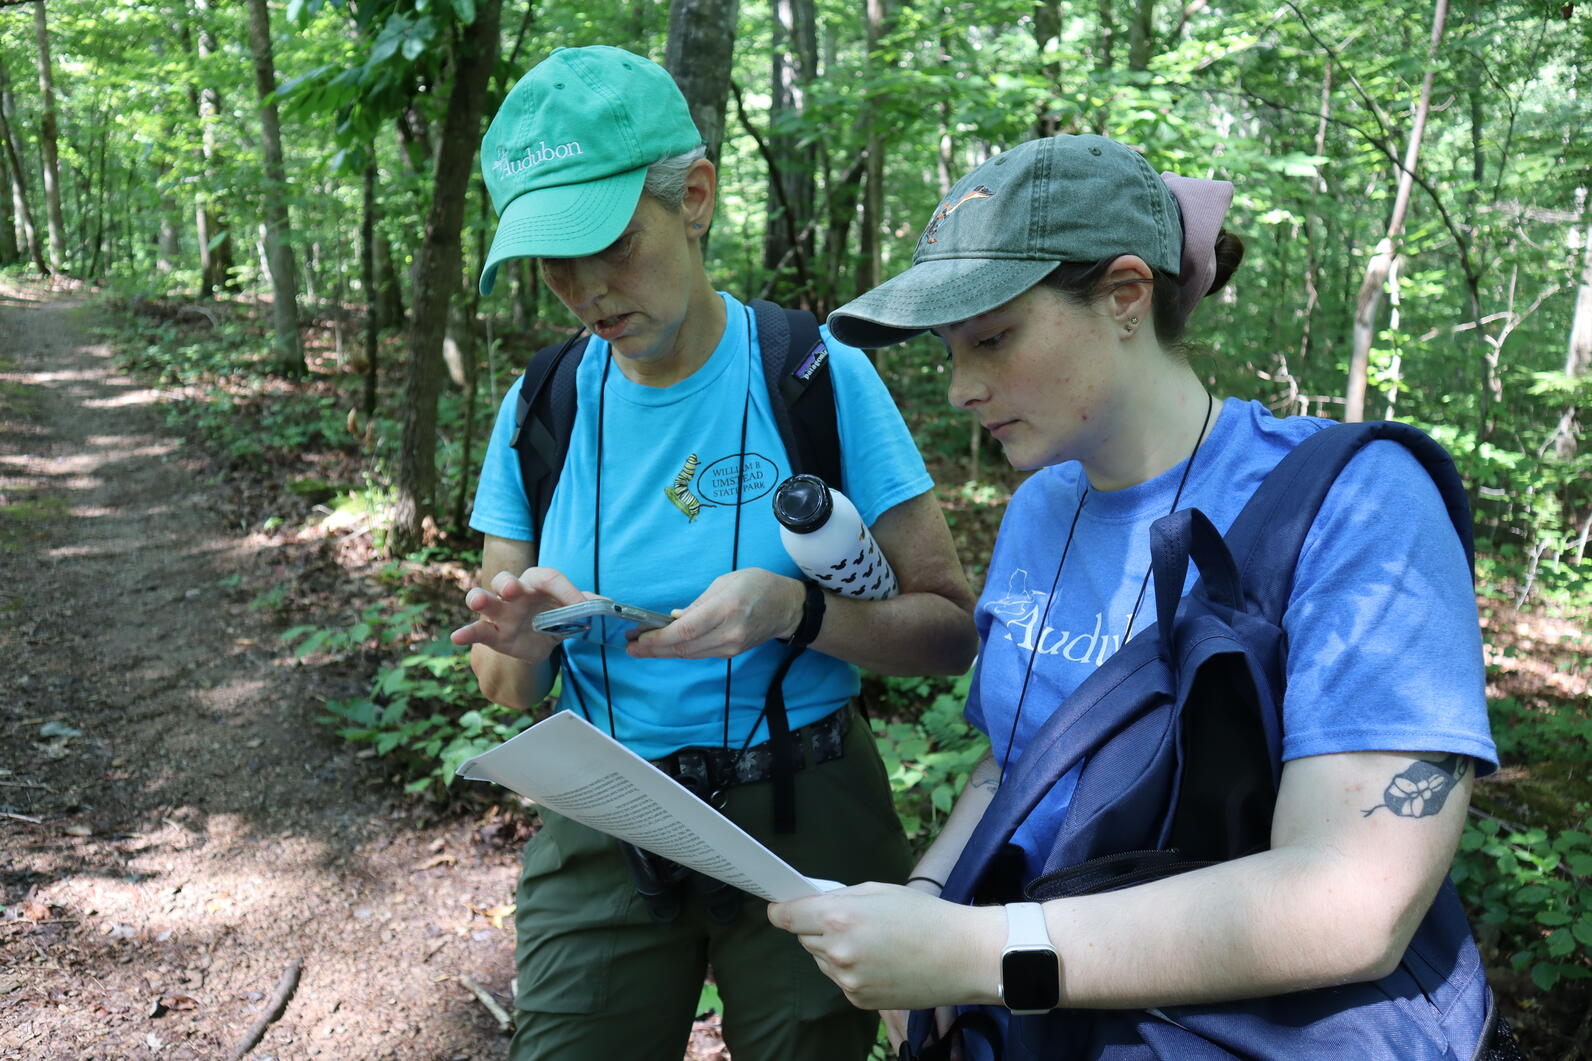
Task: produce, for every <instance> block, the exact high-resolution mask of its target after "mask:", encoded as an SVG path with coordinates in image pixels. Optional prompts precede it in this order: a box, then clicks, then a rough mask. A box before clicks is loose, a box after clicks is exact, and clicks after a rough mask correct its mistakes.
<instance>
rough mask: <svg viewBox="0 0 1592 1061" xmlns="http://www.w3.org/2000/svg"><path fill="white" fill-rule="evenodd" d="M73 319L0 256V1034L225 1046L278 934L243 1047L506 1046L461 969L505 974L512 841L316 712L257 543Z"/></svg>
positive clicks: (404, 1052) (43, 1050)
mask: <svg viewBox="0 0 1592 1061" xmlns="http://www.w3.org/2000/svg"><path fill="white" fill-rule="evenodd" d="M92 325H93V314H92V311H91V310H90V309H89V308H88V307H87V305H86V304H85V303H84V302H83V301H82V300H80V299H77V298H74V297H70V296H62V295H50V296H45V295H42V294H40V293H38V292H37V291H19V290H16V289H9V288H5V287H3V286H0V907H3V909H0V1059H13V1058H28V1059H34V1058H71V1059H85V1061H87V1059H100V1058H103V1059H113V1058H114V1059H116V1061H123V1059H131V1058H145V1057H159V1058H219V1057H227V1056H229V1055H230V1051H231V1049H232V1047H233V1045H234V1044H235V1043H236V1042H237V1041H238V1040H239V1039H240V1038H241V1037H242V1036H243V1034H244V1033H245V1031H246V1030H247V1029H249V1027H250V1026H251V1025H252V1024H254V1022H255V1021H256V1020H257V1019H258V1018H259V1017H260V1016H261V1014H262V1012H263V1010H264V1009H265V1007H266V1005H267V1002H268V1001H269V999H270V997H271V995H272V993H273V990H274V988H275V986H276V984H277V982H278V979H279V977H281V975H282V974H283V971H284V970H285V969H286V968H287V967H288V966H289V964H290V962H292V961H293V960H294V959H296V958H299V959H302V961H303V972H302V976H301V979H300V982H299V984H298V989H297V992H296V994H294V996H293V997H292V999H291V1001H290V1002H289V1003H288V1004H287V1007H286V1011H285V1014H284V1015H283V1016H282V1018H281V1019H280V1020H279V1021H277V1022H276V1023H274V1024H273V1025H271V1027H270V1030H269V1031H268V1032H267V1033H266V1035H265V1038H264V1039H263V1041H262V1042H261V1043H260V1044H259V1045H258V1046H257V1047H256V1048H255V1049H254V1051H253V1052H252V1053H251V1054H250V1055H249V1057H250V1059H251V1061H265V1059H267V1058H274V1059H280V1061H286V1059H290V1058H309V1057H327V1058H351V1059H364V1058H371V1059H376V1058H393V1059H426V1061H431V1059H442V1058H471V1059H476V1058H497V1057H502V1056H504V1054H505V1040H504V1038H503V1037H502V1036H501V1035H500V1034H499V1032H498V1029H497V1026H496V1024H495V1022H494V1021H493V1020H492V1018H491V1017H490V1016H489V1015H488V1013H487V1011H486V1010H485V1008H484V1007H483V1006H482V1005H481V1003H480V1002H479V1001H477V999H476V998H475V997H474V996H473V995H471V994H470V993H469V992H468V991H467V990H466V988H465V987H464V986H463V985H462V984H461V983H460V981H459V976H460V974H466V975H468V976H470V977H473V978H474V979H475V980H476V981H478V982H479V983H480V984H482V985H484V986H485V987H486V988H487V989H489V990H490V991H492V992H493V993H495V994H496V996H497V997H498V999H499V1000H506V999H507V997H508V985H509V978H510V976H511V975H512V952H513V934H512V933H513V930H512V925H511V924H510V923H508V922H504V921H502V920H501V916H500V917H499V920H498V922H497V923H494V921H493V919H492V917H491V916H489V914H487V913H484V911H493V908H496V907H498V906H499V905H500V904H502V903H504V902H505V901H507V900H508V899H509V898H510V897H511V892H512V883H513V875H514V863H515V861H516V860H515V855H514V852H513V851H505V850H503V849H501V848H497V847H492V846H488V845H484V844H479V843H476V842H474V839H473V835H472V823H470V822H467V821H466V822H460V821H454V822H444V823H442V824H437V825H430V826H427V827H418V826H417V825H416V823H415V822H413V821H411V820H407V819H406V817H405V815H406V811H405V810H404V809H403V808H404V807H405V806H406V804H405V803H404V802H403V801H400V800H398V799H395V798H394V796H393V790H392V788H391V787H390V786H388V785H387V784H386V783H385V782H384V781H383V780H382V778H381V777H380V775H379V773H378V771H377V770H376V768H375V767H374V765H373V764H371V763H368V762H362V761H360V760H358V759H357V758H355V756H354V755H353V754H352V753H351V751H350V750H349V749H348V747H347V746H344V745H339V744H338V743H337V742H336V740H335V738H332V737H330V736H329V735H328V734H327V732H326V731H325V729H324V728H323V727H320V726H318V725H316V724H315V723H314V721H313V719H314V716H315V715H316V713H317V708H318V704H317V701H316V697H317V696H318V695H325V694H326V693H327V692H328V691H329V690H326V689H324V688H318V687H317V682H322V683H324V682H325V681H326V680H327V679H326V678H324V677H318V676H317V675H316V673H315V672H313V671H310V670H307V669H304V668H300V667H296V666H294V665H293V661H292V659H291V656H290V655H289V654H288V653H287V652H285V651H284V650H283V649H282V648H281V647H280V645H279V643H278V640H277V637H276V634H275V632H274V629H273V628H272V627H271V626H270V625H269V621H268V620H267V618H266V617H265V616H263V615H262V614H260V613H259V612H256V611H251V610H250V609H249V607H248V601H249V600H250V599H251V598H252V597H253V596H254V595H255V594H257V593H259V592H260V591H261V590H263V589H265V588H267V587H268V585H269V584H270V581H269V574H270V571H271V563H272V558H271V556H270V555H269V552H268V551H262V550H261V548H260V546H259V543H258V542H255V543H249V542H247V541H245V540H244V539H243V538H241V537H240V536H239V535H237V534H236V533H234V532H232V531H230V530H229V529H228V528H226V527H224V526H223V525H222V522H221V519H220V517H219V516H218V515H217V510H218V509H219V508H220V506H219V504H217V497H218V492H219V489H220V488H219V487H218V486H216V485H215V484H213V483H211V482H209V481H207V480H206V479H205V478H203V476H202V465H201V463H200V462H199V461H198V460H197V459H194V458H192V457H191V456H189V455H188V454H187V453H186V452H185V449H184V445H183V443H182V441H181V440H180V439H178V438H177V437H175V436H174V435H172V434H171V433H169V432H167V431H165V430H164V429H163V428H162V426H161V423H160V419H159V416H158V414H157V412H156V410H155V402H156V395H155V394H154V393H153V392H151V391H148V390H145V389H142V388H141V387H140V386H139V385H138V384H136V383H135V382H133V381H131V380H129V379H127V378H125V377H123V376H120V375H119V374H118V373H117V372H116V371H115V368H114V365H113V364H112V361H111V358H110V352H109V350H108V348H107V347H105V346H103V345H98V344H97V343H96V342H95V341H94V339H93V330H92ZM234 576H241V578H240V581H239V582H238V583H237V586H238V588H235V589H232V590H230V591H228V589H226V588H224V587H225V586H226V585H227V584H226V583H225V582H224V581H223V580H225V579H228V578H230V577H234ZM312 621H313V620H312ZM335 692H336V693H343V692H346V690H336V691H335Z"/></svg>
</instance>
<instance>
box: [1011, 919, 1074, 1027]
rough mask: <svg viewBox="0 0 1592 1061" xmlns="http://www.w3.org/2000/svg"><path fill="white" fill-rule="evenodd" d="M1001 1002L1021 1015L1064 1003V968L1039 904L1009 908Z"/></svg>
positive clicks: (1042, 1011)
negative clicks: (1062, 984) (1060, 963)
mask: <svg viewBox="0 0 1592 1061" xmlns="http://www.w3.org/2000/svg"><path fill="white" fill-rule="evenodd" d="M1000 995H1001V1002H1003V1003H1004V1004H1005V1006H1006V1008H1007V1009H1008V1010H1010V1011H1011V1012H1012V1013H1014V1014H1017V1015H1018V1016H1023V1015H1028V1014H1034V1013H1049V1012H1050V1011H1051V1010H1053V1009H1055V1008H1056V1007H1057V1006H1059V1005H1061V967H1060V965H1059V964H1058V962H1057V960H1056V948H1055V946H1054V945H1053V944H1052V943H1051V942H1050V932H1049V930H1048V929H1046V928H1045V911H1044V908H1043V907H1041V906H1040V905H1039V904H1038V903H1010V904H1008V905H1007V907H1006V949H1005V950H1003V951H1001V983H1000Z"/></svg>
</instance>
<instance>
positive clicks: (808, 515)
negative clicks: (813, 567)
mask: <svg viewBox="0 0 1592 1061" xmlns="http://www.w3.org/2000/svg"><path fill="white" fill-rule="evenodd" d="M834 507H835V506H834V502H833V501H831V500H830V499H829V487H828V486H826V485H825V484H824V481H823V480H822V479H820V478H818V476H816V475H793V476H791V477H790V478H789V479H786V480H785V481H784V482H782V483H780V484H779V489H777V490H775V491H774V518H775V519H777V520H779V522H780V525H781V526H782V527H784V528H785V529H786V530H788V531H791V532H792V533H795V534H811V533H812V532H813V531H815V530H817V529H818V528H819V527H822V526H823V525H824V524H825V523H828V522H829V514H830V513H831V512H833V511H834Z"/></svg>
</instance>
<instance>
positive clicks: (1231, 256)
mask: <svg viewBox="0 0 1592 1061" xmlns="http://www.w3.org/2000/svg"><path fill="white" fill-rule="evenodd" d="M1243 260H1244V241H1243V240H1241V239H1239V238H1238V237H1237V236H1235V235H1233V233H1231V232H1229V231H1227V230H1226V229H1225V228H1224V229H1222V230H1221V231H1220V232H1218V233H1216V275H1215V276H1214V277H1213V278H1212V279H1211V286H1210V290H1208V291H1206V292H1205V294H1206V295H1214V294H1216V292H1218V291H1220V290H1221V289H1222V288H1223V287H1225V286H1227V281H1228V280H1230V279H1232V276H1233V272H1234V270H1236V269H1237V268H1238V263H1239V262H1241V261H1243Z"/></svg>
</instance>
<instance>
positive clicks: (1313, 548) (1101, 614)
mask: <svg viewBox="0 0 1592 1061" xmlns="http://www.w3.org/2000/svg"><path fill="white" fill-rule="evenodd" d="M1328 423H1329V421H1326V420H1320V419H1316V418H1310V417H1289V418H1286V419H1278V418H1277V417H1274V416H1272V415H1271V414H1270V412H1268V411H1267V410H1266V408H1265V407H1264V406H1262V405H1261V404H1260V403H1258V402H1242V401H1239V400H1238V399H1236V398H1229V399H1228V400H1227V401H1226V403H1225V404H1224V405H1223V406H1222V409H1221V415H1220V416H1219V417H1218V418H1217V420H1216V424H1215V426H1214V428H1213V429H1212V431H1211V434H1210V435H1209V436H1208V437H1207V439H1206V440H1205V443H1204V445H1202V446H1201V447H1200V449H1199V452H1198V454H1197V456H1196V457H1195V460H1194V467H1193V469H1192V471H1191V472H1190V474H1189V478H1188V483H1187V485H1186V486H1185V487H1184V489H1183V496H1182V498H1181V499H1180V500H1179V501H1178V507H1179V508H1190V507H1192V508H1198V509H1200V510H1201V511H1203V512H1204V513H1205V514H1206V515H1207V516H1209V517H1210V519H1211V522H1212V523H1214V524H1215V525H1216V528H1217V529H1218V530H1220V531H1222V532H1223V533H1226V531H1227V529H1228V528H1229V527H1230V526H1232V523H1233V520H1234V519H1235V518H1237V516H1238V513H1239V511H1240V510H1241V509H1242V508H1243V507H1244V504H1245V502H1247V501H1248V499H1249V497H1250V495H1251V494H1253V493H1254V491H1255V489H1256V488H1257V487H1258V486H1259V485H1260V482H1261V480H1262V479H1264V478H1265V477H1266V474H1267V473H1268V472H1270V471H1271V470H1272V468H1273V467H1275V466H1276V464H1277V463H1278V462H1279V461H1280V460H1281V459H1282V458H1283V457H1284V456H1286V455H1287V454H1288V452H1289V451H1290V450H1292V449H1293V447H1294V446H1296V445H1297V444H1298V443H1299V442H1300V441H1302V440H1303V439H1304V438H1306V437H1308V436H1309V435H1311V434H1314V433H1315V432H1316V431H1319V430H1321V429H1322V428H1323V427H1325V426H1326V425H1327V424H1328ZM1186 464H1187V462H1186V461H1184V462H1180V463H1179V464H1178V465H1177V466H1175V467H1173V468H1170V469H1168V470H1167V471H1166V472H1164V473H1163V474H1161V475H1159V476H1157V477H1156V478H1154V479H1151V480H1149V481H1147V482H1144V483H1140V484H1138V485H1136V486H1132V487H1129V488H1127V489H1125V490H1117V491H1099V490H1094V489H1090V490H1089V492H1088V496H1087V498H1085V499H1084V502H1083V509H1082V511H1081V512H1078V505H1079V499H1080V496H1081V495H1082V494H1083V490H1084V487H1085V486H1086V485H1087V478H1086V476H1085V475H1084V472H1083V469H1082V466H1081V465H1079V464H1077V463H1076V462H1068V463H1065V464H1060V465H1056V466H1054V467H1050V468H1045V469H1042V470H1040V471H1039V472H1036V473H1035V474H1034V475H1033V476H1031V477H1030V478H1029V479H1028V480H1027V481H1025V482H1024V483H1023V484H1022V486H1021V487H1019V488H1018V490H1017V492H1016V493H1015V494H1014V495H1013V497H1012V500H1011V504H1010V506H1009V507H1008V508H1007V511H1006V515H1005V517H1004V519H1003V521H1002V524H1001V530H1000V536H999V538H998V539H997V541H996V546H995V551H994V555H993V556H992V557H991V560H990V567H989V574H988V576H987V581H986V582H985V586H984V592H983V594H982V595H981V597H980V598H979V602H978V608H977V611H976V613H975V618H976V620H977V624H978V631H979V638H980V643H981V645H982V651H981V653H980V655H979V664H978V673H977V675H976V678H975V680H974V682H973V687H972V691H971V694H970V696H969V698H968V703H967V717H968V720H969V721H971V722H972V723H973V724H974V725H976V726H978V727H979V729H981V730H983V731H984V732H985V733H988V734H989V735H990V743H991V745H992V747H993V749H994V755H995V761H996V762H997V763H1000V764H1003V765H1004V764H1006V763H1008V762H1012V761H1015V759H1016V756H1017V755H1019V754H1021V752H1022V749H1023V748H1024V747H1025V746H1026V745H1027V742H1028V741H1029V740H1030V739H1031V738H1032V737H1033V735H1034V734H1035V733H1036V732H1037V731H1038V729H1039V727H1040V725H1041V724H1042V723H1043V722H1044V720H1045V719H1046V717H1047V716H1048V715H1049V713H1050V712H1051V711H1052V710H1053V709H1054V708H1055V707H1056V706H1057V705H1058V704H1060V703H1061V701H1062V700H1064V699H1065V698H1066V697H1067V696H1068V695H1069V694H1071V693H1072V691H1073V690H1074V689H1076V688H1077V687H1078V686H1079V685H1080V684H1081V683H1082V682H1083V680H1084V679H1085V678H1087V677H1088V676H1089V675H1090V674H1091V673H1093V672H1094V670H1095V669H1096V668H1097V667H1099V666H1100V665H1101V664H1102V663H1103V662H1105V660H1107V659H1108V658H1110V656H1111V655H1112V654H1113V653H1115V652H1116V651H1117V649H1118V648H1120V647H1121V645H1122V643H1123V641H1124V637H1123V635H1124V634H1125V633H1127V632H1128V627H1129V621H1130V619H1129V616H1130V613H1132V611H1133V608H1134V603H1135V601H1136V600H1138V598H1139V592H1140V588H1141V587H1142V586H1143V585H1144V576H1145V573H1146V572H1147V571H1148V570H1149V567H1150V545H1149V536H1150V524H1151V523H1152V522H1154V521H1155V520H1156V519H1159V518H1160V517H1161V516H1164V515H1166V513H1167V512H1168V511H1169V510H1170V509H1171V507H1172V498H1173V497H1174V495H1175V494H1176V491H1177V486H1178V482H1179V481H1180V480H1181V479H1182V477H1183V473H1184V470H1185V466H1186ZM1074 513H1078V522H1077V528H1076V530H1075V531H1074V533H1073V542H1072V548H1071V550H1070V552H1069V554H1068V556H1067V561H1066V564H1065V566H1064V567H1063V569H1062V571H1061V575H1060V580H1059V582H1058V583H1057V584H1056V590H1055V600H1054V601H1053V602H1051V604H1050V608H1049V612H1048V614H1047V612H1046V603H1047V601H1048V600H1049V599H1050V596H1051V585H1052V580H1053V579H1054V578H1055V577H1056V564H1057V561H1058V559H1059V558H1060V555H1061V551H1062V548H1063V544H1064V543H1065V541H1066V538H1067V528H1068V527H1069V525H1071V524H1072V520H1073V515H1074ZM1197 577H1198V572H1197V571H1196V570H1194V568H1193V567H1192V565H1191V567H1190V570H1189V574H1188V581H1187V583H1186V584H1185V586H1184V592H1187V590H1188V588H1189V587H1191V586H1192V585H1193V584H1194V581H1195V579H1196V578H1197ZM1155 616H1156V610H1155V586H1154V584H1153V579H1152V584H1151V585H1150V586H1149V587H1148V589H1146V590H1145V592H1144V598H1143V601H1142V603H1141V604H1139V607H1138V612H1137V614H1136V615H1134V616H1133V618H1132V620H1131V621H1132V631H1133V633H1134V634H1137V633H1138V632H1140V631H1142V630H1144V629H1145V628H1146V627H1149V626H1152V625H1153V624H1154V623H1155ZM1042 617H1043V618H1042ZM1283 625H1284V628H1285V629H1286V631H1287V635H1288V644H1289V648H1290V651H1289V654H1288V663H1287V677H1288V688H1287V693H1286V695H1285V697H1284V702H1283V746H1282V757H1283V759H1284V761H1286V760H1289V759H1298V758H1303V757H1305V756H1311V755H1324V754H1329V753H1334V752H1354V751H1429V752H1456V753H1459V754H1463V755H1468V756H1471V757H1472V758H1473V759H1475V760H1476V764H1477V768H1478V772H1479V773H1488V772H1490V771H1491V770H1493V769H1494V768H1496V765H1497V758H1498V753H1497V749H1496V748H1495V747H1494V746H1493V741H1492V736H1491V731H1490V729H1489V727H1488V724H1487V703H1486V697H1485V693H1484V684H1485V678H1486V674H1485V669H1484V666H1483V663H1482V653H1481V630H1480V626H1479V624H1478V622H1477V618H1476V598H1475V594H1474V592H1473V590H1472V585H1471V579H1470V572H1469V569H1468V567H1467V565H1466V562H1465V556H1464V551H1463V549H1462V547H1461V545H1460V542H1459V538H1458V536H1457V535H1456V534H1455V533H1454V530H1453V524H1452V522H1451V521H1450V520H1449V517H1448V514H1447V512H1446V511H1445V509H1444V508H1443V504H1442V500H1441V497H1440V496H1439V494H1438V492H1437V487H1436V485H1435V484H1434V483H1433V482H1432V480H1431V477H1430V476H1429V475H1428V474H1427V473H1426V471H1425V470H1424V469H1423V468H1422V467H1421V466H1420V464H1419V462H1417V461H1416V459H1415V458H1414V457H1413V456H1411V454H1410V453H1409V451H1408V450H1406V449H1405V448H1404V447H1403V446H1400V445H1399V444H1397V443H1395V442H1385V441H1384V442H1373V443H1371V444H1370V445H1369V446H1367V447H1366V448H1365V449H1364V450H1362V451H1361V452H1360V453H1359V454H1357V455H1356V456H1355V457H1354V458H1353V459H1352V460H1351V461H1350V462H1349V465H1348V467H1347V468H1345V469H1344V472H1343V474H1342V475H1341V476H1340V477H1339V478H1338V480H1337V482H1336V483H1334V485H1333V487H1332V489H1331V490H1330V491H1329V493H1328V494H1327V497H1326V501H1325V502H1324V504H1323V505H1322V508H1321V512H1320V514H1319V515H1318V516H1317V518H1316V521H1315V524H1314V526H1313V527H1312V528H1311V530H1310V533H1309V535H1308V536H1307V538H1306V539H1305V544H1304V549H1303V551H1302V552H1301V553H1300V556H1299V564H1298V567H1297V569H1296V572H1295V579H1294V587H1293V591H1292V594H1291V595H1290V597H1289V603H1288V610H1287V614H1286V616H1285V617H1284V621H1283ZM1031 658H1032V660H1033V673H1032V675H1031V676H1029V677H1028V690H1027V693H1026V695H1023V694H1022V693H1021V690H1022V687H1023V681H1024V674H1025V671H1026V670H1027V668H1028V664H1029V660H1030V659H1031ZM1019 698H1021V701H1022V709H1021V712H1020V713H1018V711H1017V706H1018V702H1019ZM1014 719H1015V721H1016V730H1015V734H1014V733H1013V722H1014ZM1076 783H1077V771H1073V772H1072V773H1071V774H1070V775H1069V776H1067V777H1065V778H1063V779H1062V780H1061V781H1060V782H1058V784H1057V785H1056V786H1055V788H1054V789H1053V790H1052V792H1051V794H1050V795H1049V796H1048V797H1047V798H1046V799H1045V801H1043V802H1042V803H1041V804H1040V806H1039V807H1038V808H1036V810H1035V812H1034V814H1033V815H1032V816H1031V817H1030V818H1029V819H1028V820H1027V821H1026V822H1025V823H1024V824H1023V826H1022V827H1021V828H1020V829H1019V831H1018V833H1017V835H1016V836H1015V837H1014V842H1016V843H1017V844H1018V845H1019V846H1020V847H1022V848H1023V849H1024V851H1025V852H1026V853H1027V854H1028V863H1029V870H1030V874H1031V875H1033V874H1037V873H1038V872H1040V870H1041V869H1042V868H1043V858H1044V855H1045V854H1046V853H1048V851H1049V847H1050V842H1051V840H1052V839H1053V838H1054V835H1055V832H1056V830H1057V829H1058V828H1059V827H1060V822H1061V820H1062V816H1063V814H1064V813H1065V811H1066V808H1067V805H1068V803H1069V802H1070V800H1071V797H1072V792H1073V787H1074V786H1075V785H1076Z"/></svg>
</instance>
